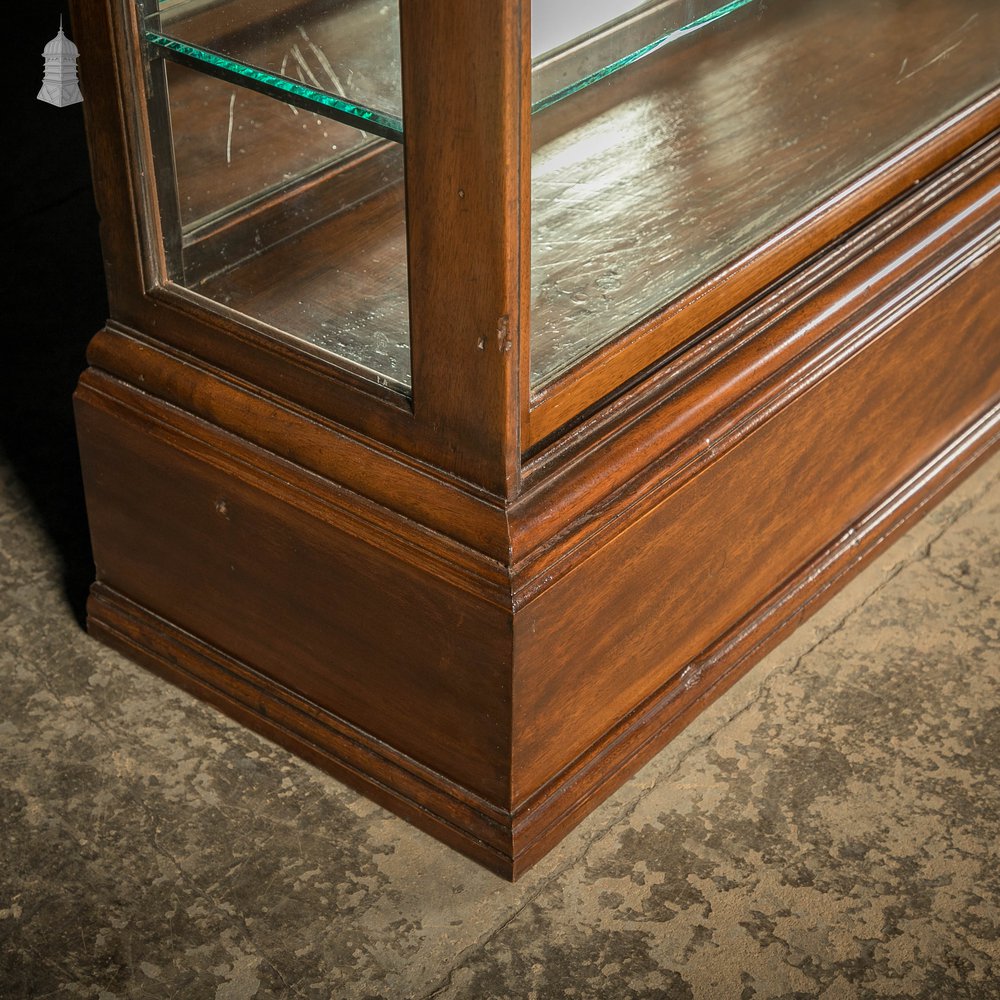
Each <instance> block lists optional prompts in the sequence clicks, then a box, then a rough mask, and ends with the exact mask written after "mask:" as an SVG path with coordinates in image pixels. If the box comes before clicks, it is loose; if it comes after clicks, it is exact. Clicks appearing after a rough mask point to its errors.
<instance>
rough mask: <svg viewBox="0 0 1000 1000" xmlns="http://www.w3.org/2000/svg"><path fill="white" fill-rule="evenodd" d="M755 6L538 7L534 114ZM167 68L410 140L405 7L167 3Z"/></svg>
mask: <svg viewBox="0 0 1000 1000" xmlns="http://www.w3.org/2000/svg"><path fill="white" fill-rule="evenodd" d="M751 2H752V0H730V2H728V3H725V4H720V3H719V0H653V2H646V3H639V4H635V3H634V2H633V0H578V2H577V3H575V4H573V5H572V6H570V7H568V6H567V5H566V3H565V0H534V2H533V4H532V17H533V21H534V31H533V45H532V53H533V59H532V65H533V69H532V111H533V112H539V111H543V110H545V109H546V108H549V107H551V106H552V105H554V104H557V103H558V102H560V101H562V100H565V99H566V98H568V97H571V96H572V95H573V94H576V93H579V92H580V91H582V90H585V89H586V88H588V87H591V86H593V85H595V84H597V83H600V82H601V81H604V80H607V79H608V78H609V77H611V76H613V75H614V74H615V73H618V72H620V71H621V70H623V69H625V68H626V67H628V66H631V65H633V64H634V63H637V62H639V61H640V60H642V59H644V58H646V57H647V56H649V55H651V54H653V53H654V52H658V51H660V50H662V49H664V48H665V47H666V46H668V45H669V44H670V43H672V42H675V41H677V40H679V39H680V38H683V37H685V36H687V35H690V34H692V33H693V32H695V31H697V30H699V29H700V28H702V27H705V26H706V25H709V24H712V23H713V22H715V21H718V20H719V19H721V18H723V17H725V16H726V15H727V14H730V13H732V12H734V11H736V10H739V9H740V8H741V7H745V6H746V5H747V4H749V3H751ZM144 27H145V36H146V41H147V42H148V44H149V45H150V46H151V48H152V49H153V50H154V51H155V52H156V53H158V54H160V55H162V56H163V57H164V58H167V59H170V60H172V61H175V62H179V63H183V64H185V65H187V66H189V67H191V68H194V69H197V70H199V71H201V72H203V73H206V74H209V75H211V76H215V77H217V78H221V79H223V80H227V81H229V82H232V83H234V84H236V85H238V86H241V87H244V88H247V89H250V90H255V91H257V92H259V93H263V94H267V95H269V96H271V97H274V98H275V99H277V100H280V101H283V102H285V103H287V104H292V105H294V106H297V107H300V108H304V109H305V110H307V111H311V112H313V113H315V114H317V115H321V116H325V117H328V118H332V119H335V120H337V121H340V122H343V123H345V124H348V125H353V126H355V127H357V128H358V129H360V130H362V131H363V132H367V133H370V134H373V135H377V136H381V137H383V138H386V139H391V140H393V141H396V142H401V141H402V138H403V128H404V126H403V113H402V104H403V102H402V92H401V91H402V84H401V74H400V44H399V8H398V3H397V2H395V0H341V2H339V3H337V2H317V0H284V2H278V3H273V2H272V3H264V2H263V0H222V2H219V0H214V2H213V0H165V2H161V3H160V4H159V6H158V7H157V8H156V9H155V10H153V11H152V12H149V11H148V10H147V13H146V15H145V19H144Z"/></svg>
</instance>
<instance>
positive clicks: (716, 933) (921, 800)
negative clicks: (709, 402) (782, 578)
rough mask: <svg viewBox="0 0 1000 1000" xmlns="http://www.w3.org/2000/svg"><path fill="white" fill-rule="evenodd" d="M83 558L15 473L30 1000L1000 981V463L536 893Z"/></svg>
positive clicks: (595, 993)
mask: <svg viewBox="0 0 1000 1000" xmlns="http://www.w3.org/2000/svg"><path fill="white" fill-rule="evenodd" d="M65 561H66V560H65V553H64V552H63V551H62V550H61V549H60V547H59V546H58V545H57V544H55V543H54V541H53V535H52V533H51V532H50V531H49V530H48V529H47V527H46V519H45V518H44V517H42V516H40V514H39V510H38V507H37V505H36V504H35V502H34V501H33V500H32V497H31V495H30V491H29V490H28V489H26V487H25V484H24V483H23V482H22V479H21V477H20V476H19V475H18V474H17V473H16V472H15V470H14V468H13V466H12V465H11V463H9V462H7V463H5V464H3V466H2V472H0V583H2V593H3V597H2V604H0V622H2V642H0V684H2V690H3V692H4V700H3V705H4V709H3V713H2V716H0V719H2V721H0V845H2V847H0V852H2V853H0V857H2V866H0V997H4V998H11V1000H12V998H20V997H48V996H66V997H87V998H94V1000H112V998H125V997H128V998H141V997H181V998H186V997H192V998H202V997H207V998H216V1000H248V998H251V997H259V998H270V997H281V998H286V997H287V998H292V997H300V998H330V997H335V998H347V997H371V998H374V997H380V998H381V997H392V998H397V997H399V998H402V997H442V998H460V997H470V998H477V1000H480V998H482V1000H485V998H493V997H496V998H512V997H525V998H528V997H537V998H542V1000H544V998H548V997H575V998H585V997H622V998H624V997H648V998H653V997H656V998H670V1000H673V998H682V997H691V998H697V1000H702V998H716V997H718V998H725V1000H729V998H733V1000H737V998H738V1000H748V998H761V1000H763V998H779V997H781V998H793V997H794V998H798V997H823V998H825V1000H846V998H851V997H864V998H874V997H920V998H927V1000H949V998H959V997H962V998H982V1000H986V998H996V997H998V996H1000V860H998V857H997V855H998V843H1000V458H996V459H994V460H993V461H992V462H991V463H990V464H988V465H986V466H984V467H983V468H982V469H981V470H980V471H979V472H977V473H976V474H975V475H974V476H973V477H972V478H971V479H970V480H968V481H966V483H965V484H963V485H962V486H961V487H960V488H959V490H958V491H957V492H956V493H954V494H952V495H951V496H950V497H949V498H948V499H947V500H945V501H944V503H943V504H941V505H940V506H939V507H938V508H937V509H936V510H934V511H933V512H932V513H931V514H930V516H929V517H927V518H926V519H925V520H924V521H923V522H922V523H921V524H919V525H918V526H917V527H916V528H915V529H914V530H913V531H911V533H910V534H909V535H908V536H906V537H905V538H904V539H903V540H902V541H900V542H899V543H898V544H896V546H895V547H894V548H892V549H891V550H889V552H888V553H887V554H886V555H884V557H883V558H882V559H881V560H880V561H879V562H877V563H876V564H875V565H873V566H872V567H871V568H869V569H868V570H867V571H866V572H865V573H864V574H863V575H862V576H861V577H859V578H858V579H857V580H856V581H854V582H853V583H852V584H851V585H850V586H849V588H848V589H847V590H846V591H844V592H843V593H842V594H841V595H840V596H838V597H837V598H836V599H835V600H834V602H833V603H832V604H830V605H828V606H827V607H826V608H824V609H823V610H822V611H821V612H820V613H819V614H818V615H817V616H816V617H815V618H814V619H812V620H811V621H810V622H809V623H808V624H807V625H805V626H804V627H803V628H802V629H801V630H800V631H799V632H798V633H796V634H795V635H794V636H793V637H792V638H791V639H790V640H789V641H787V642H786V643H785V644H784V645H783V646H781V647H780V648H779V649H778V650H776V651H775V653H774V654H773V655H771V656H770V657H768V659H767V660H766V661H765V662H764V663H762V664H760V665H759V666H758V667H757V668H756V669H755V670H754V671H753V672H752V673H751V674H750V675H749V676H748V677H747V678H745V679H744V680H743V681H742V682H741V683H740V684H738V685H737V686H736V687H735V688H734V689H733V690H732V691H731V692H730V693H729V694H727V695H726V696H725V697H724V698H723V699H722V700H721V701H720V702H718V703H717V704H716V705H715V706H713V707H712V708H711V709H710V710H709V711H708V712H707V713H706V714H705V715H703V716H702V717H701V718H700V719H699V720H697V721H696V723H695V724H693V725H692V726H691V727H690V728H689V729H688V730H687V731H686V732H685V733H684V734H683V735H682V736H681V737H679V738H678V739H677V740H676V741H675V742H674V743H673V744H672V745H671V746H669V747H668V748H667V749H666V750H665V751H664V752H663V753H661V754H660V755H659V757H657V758H656V759H655V760H654V761H653V762H652V763H651V764H650V765H648V766H647V767H646V768H645V769H643V770H642V771H641V772H640V773H639V774H638V776H637V777H635V778H634V779H633V780H632V781H630V782H629V783H628V784H627V785H626V786H624V787H623V788H622V789H621V790H620V791H619V792H618V793H617V794H616V795H615V796H614V797H613V798H612V799H611V800H610V801H608V802H607V803H606V804H605V805H603V806H602V807H601V808H599V809H598V810H597V811H596V812H595V813H594V814H593V815H592V816H591V817H590V818H589V819H588V820H586V821H585V822H584V824H583V825H582V826H581V827H580V828H579V829H578V830H577V831H576V832H574V833H573V834H572V835H571V836H570V837H569V838H568V839H567V840H566V841H565V842H564V843H563V844H562V845H561V846H560V847H559V848H558V849H557V850H556V851H555V852H554V853H553V854H551V855H550V856H549V857H548V858H546V859H545V860H544V861H543V862H542V863H541V864H539V865H538V866H537V867H536V868H535V869H534V870H533V871H532V872H530V873H529V874H528V875H527V876H526V877H524V879H523V880H522V881H521V882H520V883H519V884H517V885H515V886H511V885H509V884H507V883H504V882H502V881H501V880H499V879H498V878H496V877H495V876H493V875H490V874H488V873H487V872H485V871H483V870H481V869H479V868H478V867H476V866H475V865H474V864H472V863H471V862H468V861H466V860H464V859H463V858H461V857H459V856H458V855H456V854H454V853H453V852H451V851H450V850H448V849H447V848H445V847H443V846H441V845H439V844H437V843H436V842H435V841H433V840H431V839H430V838H428V837H426V836H424V835H423V834H420V833H418V832H416V831H415V830H413V829H411V828H410V827H409V826H407V825H406V824H405V823H404V822H403V821H401V820H399V819H396V818H394V817H393V816H392V815H390V814H389V813H387V812H385V811H383V810H382V809H380V808H378V807H376V806H374V805H371V804H370V803H368V802H367V801H366V800H364V799H363V798H361V797H359V796H358V795H356V794H354V793H353V792H351V791H349V790H347V789H346V788H344V787H343V786H342V785H340V784H338V783H337V782H336V781H334V780H332V779H331V778H328V777H326V776H325V775H323V774H321V773H319V772H318V771H316V770H315V769H313V768H311V767H309V766H307V765H306V764H304V763H302V762H301V761H299V760H296V759H295V758H294V757H291V756H290V755H289V754H287V753H285V752H284V751H282V750H279V749H277V748H275V747H274V746H271V745H270V744H268V743H267V742H265V741H264V740H262V739H259V738H258V737H256V736H254V735H253V734H251V733H249V732H247V731H245V730H243V729H242V728H240V727H239V726H238V725H236V724H235V723H231V722H229V721H228V720H226V719H224V718H223V717H221V716H220V715H218V714H216V713H215V712H214V711H213V710H212V709H209V708H207V707H205V706H203V705H201V704H199V703H198V702H196V701H194V700H193V699H191V698H189V697H188V696H186V695H184V694H182V693H181V692H179V691H177V690H175V689H174V688H172V687H170V686H169V685H167V684H166V683H164V682H162V681H160V680H158V679H157V678H155V677H153V676H152V675H150V674H147V673H146V672H144V671H143V670H141V669H140V668H138V667H135V666H133V665H132V664H130V663H129V662H127V661H126V660H124V659H123V658H122V657H120V656H118V655H117V654H115V653H112V652H111V651H109V650H107V649H104V648H103V647H101V646H99V645H98V644H97V643H95V642H93V641H92V640H91V639H89V638H88V637H87V636H86V635H85V634H84V633H83V632H82V631H81V629H80V626H79V623H78V620H77V616H76V614H75V610H78V608H76V609H75V608H74V604H75V602H74V603H70V602H69V601H68V598H67V593H71V594H73V596H74V597H76V598H78V597H79V594H78V593H75V590H74V586H75V585H72V584H71V585H69V586H67V583H66V565H65ZM78 575H79V573H77V574H76V576H78ZM72 577H73V574H71V578H72Z"/></svg>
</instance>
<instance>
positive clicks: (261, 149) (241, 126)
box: [148, 4, 410, 391]
mask: <svg viewBox="0 0 1000 1000" xmlns="http://www.w3.org/2000/svg"><path fill="white" fill-rule="evenodd" d="M188 6H190V5H188ZM201 6H202V7H206V6H207V5H205V4H201ZM249 6H251V7H252V6H253V5H249ZM307 34H308V31H307ZM300 38H301V36H300ZM293 44H296V45H297V44H298V43H293ZM148 52H149V54H150V57H151V61H150V66H149V74H148V79H149V85H150V109H149V118H150V132H151V135H150V139H151V147H152V151H153V169H154V172H155V175H156V182H157V191H158V195H159V206H160V213H159V214H160V224H161V230H162V233H163V240H164V256H165V260H166V271H167V274H166V277H167V278H168V279H170V280H171V281H173V282H175V283H177V284H180V285H183V286H184V287H186V288H188V289H190V290H192V291H195V292H197V293H199V294H201V295H204V296H207V297H208V298H209V299H211V300H213V301H215V302H217V303H219V304H220V305H222V306H225V307H227V308H228V309H232V310H235V311H237V312H238V313H240V314H242V315H243V316H245V317H247V318H248V319H249V320H250V321H252V322H253V323H255V324H256V325H257V326H259V327H260V328H262V329H263V330H265V332H268V333H270V334H272V335H273V336H276V337H280V338H282V339H289V340H292V341H293V342H295V343H296V344H297V345H299V346H300V347H301V348H303V349H305V350H307V351H309V352H311V353H315V354H319V355H321V356H323V355H326V356H336V357H337V358H338V359H341V360H344V361H347V362H349V363H350V366H351V367H352V368H354V369H355V370H356V371H357V372H358V373H359V374H361V375H362V376H363V377H367V378H370V379H372V380H374V381H377V382H379V383H380V384H382V385H386V386H390V387H393V388H396V389H398V390H400V391H406V390H408V388H409V384H410V363H409V315H408V300H407V267H406V227H405V212H404V203H403V156H402V147H401V146H399V145H398V144H396V143H393V142H388V141H386V140H384V139H378V138H375V137H373V136H372V135H370V134H369V133H368V132H367V131H361V130H359V129H358V128H357V127H356V126H355V125H348V124H343V123H342V122H339V121H336V120H331V119H330V118H328V117H319V116H317V115H316V114H314V113H310V112H308V111H306V110H305V109H304V108H302V107H300V106H297V105H295V104H291V103H288V102H284V101H279V100H275V99H273V98H272V97H267V96H264V95H263V94H260V93H258V92H256V91H255V90H253V89H248V88H246V87H244V86H241V85H240V83H241V81H240V80H239V78H235V79H225V78H219V77H217V76H215V75H207V74H206V73H203V72H200V71H199V70H198V69H195V68H192V67H191V66H190V65H188V64H183V63H177V62H175V61H174V60H172V59H169V60H167V59H162V58H159V57H158V55H157V54H158V52H159V49H158V48H157V47H156V46H149V47H148ZM299 57H300V58H301V62H302V65H301V66H300V69H301V71H302V73H303V75H305V74H306V73H307V72H311V73H312V74H314V75H317V76H318V74H319V73H320V72H322V71H323V65H322V60H321V59H320V57H319V55H318V54H317V53H316V52H314V51H312V50H311V49H309V48H308V46H305V45H299V46H298V57H296V62H297V63H298V59H299ZM290 58H291V57H290ZM328 61H329V62H330V63H331V65H332V64H333V63H334V60H333V59H332V57H328ZM335 72H336V70H335Z"/></svg>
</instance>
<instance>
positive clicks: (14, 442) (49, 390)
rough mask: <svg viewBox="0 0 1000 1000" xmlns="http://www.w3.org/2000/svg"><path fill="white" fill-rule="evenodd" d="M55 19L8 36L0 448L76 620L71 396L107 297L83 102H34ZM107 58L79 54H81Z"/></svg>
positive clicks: (83, 549)
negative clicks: (47, 545) (54, 554)
mask: <svg viewBox="0 0 1000 1000" xmlns="http://www.w3.org/2000/svg"><path fill="white" fill-rule="evenodd" d="M60 14H63V15H64V26H65V27H66V28H67V34H69V35H70V36H71V37H72V30H71V26H70V25H69V17H68V10H67V8H66V7H65V5H63V4H59V3H55V2H50V0H40V2H36V3H32V4H24V5H21V6H20V7H19V10H18V15H19V16H18V18H17V19H16V21H14V22H12V23H13V24H16V25H17V27H16V28H13V29H12V30H11V31H9V32H8V36H7V40H6V43H5V49H7V51H8V60H7V68H6V71H5V74H4V77H5V79H4V85H5V89H6V94H5V101H4V103H5V105H6V112H7V113H6V115H5V118H6V124H5V128H4V140H5V147H6V148H5V150H4V159H5V161H6V164H7V168H6V171H5V174H6V178H7V187H8V190H7V192H6V195H7V197H6V206H7V207H6V211H5V212H4V214H3V220H2V228H3V246H4V250H5V252H4V254H3V265H2V266H3V268H4V270H5V271H6V274H5V275H4V281H3V288H4V291H5V294H4V296H3V304H4V307H5V312H6V316H5V320H6V321H5V323H4V334H3V340H2V349H3V358H2V360H0V452H2V453H3V462H4V464H5V465H6V466H7V471H5V473H4V475H5V476H10V475H13V476H14V477H15V478H16V479H19V480H20V482H21V483H22V484H23V486H24V488H25V490H26V492H27V493H28V496H29V497H30V500H31V502H32V505H33V506H34V509H35V511H36V512H37V515H38V519H39V521H40V523H41V525H42V526H43V528H44V530H45V531H47V532H48V534H49V535H50V537H51V538H52V540H53V542H54V543H55V545H56V547H57V549H58V552H59V554H60V556H61V558H62V563H63V575H64V583H65V592H66V596H67V599H68V600H69V602H70V603H71V605H72V606H73V608H74V611H75V612H76V614H77V615H78V617H79V616H81V615H82V610H83V604H84V601H85V598H86V588H87V586H88V584H89V582H90V579H91V575H92V572H93V569H92V564H91V557H90V548H89V542H88V537H87V526H86V517H85V512H84V503H83V493H82V489H81V485H80V472H79V463H78V459H77V451H76V437H75V431H74V427H73V414H72V393H73V387H74V384H75V382H76V379H77V377H78V375H79V373H80V372H81V371H82V369H83V367H84V364H85V361H84V353H85V351H86V346H87V342H88V340H89V339H90V337H91V336H92V335H93V334H94V333H95V332H96V331H97V330H98V329H99V328H100V326H101V325H102V324H103V322H104V320H105V318H106V316H107V300H106V295H105V290H104V277H103V270H102V263H101V251H100V244H99V240H98V217H97V213H96V210H95V208H94V200H93V193H92V188H91V181H90V166H89V161H88V158H87V147H86V142H85V138H84V128H83V110H82V106H81V105H73V106H70V107H67V108H55V107H52V106H51V105H48V104H45V103H43V102H41V101H39V100H37V94H38V90H39V88H40V87H41V82H42V56H41V53H42V48H43V47H44V45H45V43H46V42H48V41H49V39H51V38H52V37H53V36H54V35H55V34H56V31H57V30H58V27H59V16H60ZM101 55H102V54H101V53H87V52H83V53H81V60H82V59H86V58H95V57H96V58H100V57H101ZM84 97H85V99H86V95H84ZM0 530H2V529H0Z"/></svg>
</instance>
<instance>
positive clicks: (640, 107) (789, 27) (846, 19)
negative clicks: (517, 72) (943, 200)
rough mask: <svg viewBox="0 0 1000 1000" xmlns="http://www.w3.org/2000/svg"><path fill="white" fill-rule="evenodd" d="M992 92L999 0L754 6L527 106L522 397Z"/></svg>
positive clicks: (775, 1) (841, 0)
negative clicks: (529, 153)
mask: <svg viewBox="0 0 1000 1000" xmlns="http://www.w3.org/2000/svg"><path fill="white" fill-rule="evenodd" d="M636 9H637V10H641V9H643V8H639V7H637V8H636ZM998 84H1000V3H998V2H997V0H947V2H945V0H837V2H833V0H766V2H765V0H753V2H752V3H749V4H745V5H742V6H741V7H740V8H739V9H735V10H732V11H730V12H729V13H727V14H726V15H725V16H724V17H720V18H708V19H706V20H704V21H702V23H701V24H700V25H698V26H697V27H696V28H695V29H694V30H691V31H686V32H683V33H682V34H681V35H680V36H678V37H677V38H676V39H675V40H674V41H673V42H672V43H671V44H669V45H664V46H662V47H661V48H659V49H657V50H656V51H653V52H650V53H649V54H648V55H647V56H646V57H645V58H643V59H641V60H639V61H637V62H635V63H634V64H633V65H630V66H628V67H625V68H623V69H622V70H621V71H619V72H617V73H615V74H614V75H612V76H609V77H608V78H606V79H604V80H601V81H596V82H595V83H594V84H593V85H592V86H589V87H587V88H586V89H585V90H581V91H579V92H577V93H575V94H574V95H572V96H571V97H569V98H568V99H566V100H563V101H560V102H559V103H558V104H556V105H554V106H553V107H550V108H548V109H547V110H544V111H542V112H541V113H540V114H536V115H535V117H534V119H533V130H534V150H533V161H532V303H531V313H532V326H531V367H532V386H533V388H535V389H536V390H537V389H539V388H540V387H544V386H545V385H547V384H549V383H550V382H552V381H553V380H554V379H555V378H557V377H558V376H559V375H561V374H563V373H565V372H566V371H567V370H568V369H569V368H571V367H572V366H573V365H575V364H576V363H578V362H579V361H581V360H582V359H584V358H586V357H587V356H588V355H589V354H591V353H592V352H594V351H595V350H597V349H598V348H600V347H602V346H603V345H605V344H607V343H608V342H610V341H611V340H612V339H614V338H615V337H617V336H619V335H621V334H622V333H624V332H625V331H627V330H629V329H630V328H633V327H635V326H636V325H637V324H639V323H640V322H641V321H643V320H644V319H646V318H647V317H649V316H650V315H652V314H653V313H655V312H657V311H658V310H659V309H661V308H663V307H664V306H665V305H667V304H668V303H669V302H670V301H672V300H674V299H676V298H678V297H679V296H680V295H682V294H683V293H685V292H687V291H689V290H691V289H693V288H694V287H696V286H697V285H698V284H699V283H700V282H702V281H704V280H705V279H706V278H708V277H710V276H711V275H713V274H715V273H718V272H720V271H722V270H724V269H725V268H726V267H727V266H729V265H731V264H733V263H734V262H735V261H737V260H738V259H739V258H740V257H741V256H742V255H743V254H745V253H747V252H749V251H750V250H752V249H753V248H754V247H757V246H759V245H761V244H763V243H765V242H766V241H767V240H768V239H770V238H772V237H774V236H775V235H776V234H777V233H779V232H780V231H781V230H782V228H783V227H785V226H787V225H788V224H790V223H792V222H794V220H795V219H797V218H799V217H801V216H802V215H804V214H805V213H806V212H808V211H809V210H810V209H811V208H813V207H815V206H816V205H818V204H819V203H821V202H822V201H824V200H825V199H827V198H829V197H830V196H831V195H833V194H835V193H836V192H837V191H838V190H839V189H842V188H844V187H845V186H846V185H848V184H849V183H850V182H851V181H852V180H854V179H857V178H858V177H859V176H861V175H863V174H864V173H865V171H867V170H868V169H870V168H871V167H873V166H875V165H876V164H877V163H879V162H880V161H883V160H885V159H886V158H888V157H889V156H891V155H892V154H893V153H894V152H896V151H898V150H899V149H900V148H901V147H902V146H903V145H905V144H906V143H908V142H909V141H911V140H913V139H915V138H916V137H918V136H920V135H922V134H924V133H926V132H928V131H929V130H931V129H933V128H934V126H935V125H937V124H939V123H940V122H941V121H942V120H944V119H945V118H947V117H948V116H949V115H951V114H953V113H954V112H956V111H958V110H960V109H961V108H962V107H964V106H966V105H968V104H969V103H970V102H971V101H972V100H974V99H975V98H976V97H977V96H980V95H982V94H984V93H985V92H987V91H989V90H991V89H992V88H994V87H996V86H997V85H998Z"/></svg>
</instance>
